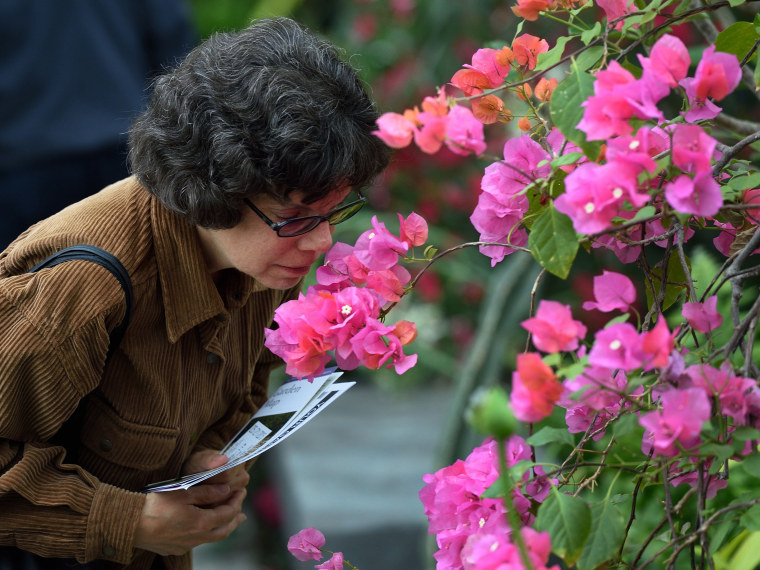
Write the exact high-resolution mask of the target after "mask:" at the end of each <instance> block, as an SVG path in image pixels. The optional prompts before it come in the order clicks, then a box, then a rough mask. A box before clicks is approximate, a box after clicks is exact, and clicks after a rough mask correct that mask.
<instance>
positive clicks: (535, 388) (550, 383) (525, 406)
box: [510, 352, 562, 422]
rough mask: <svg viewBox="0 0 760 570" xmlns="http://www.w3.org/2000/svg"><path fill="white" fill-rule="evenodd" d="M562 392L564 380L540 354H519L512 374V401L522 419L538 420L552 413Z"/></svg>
mask: <svg viewBox="0 0 760 570" xmlns="http://www.w3.org/2000/svg"><path fill="white" fill-rule="evenodd" d="M561 395H562V384H561V383H560V382H559V381H558V380H557V375H556V374H554V371H552V369H551V367H549V366H547V365H546V364H544V362H543V361H542V360H541V355H540V354H538V353H535V352H526V353H523V354H518V355H517V370H515V371H514V372H513V374H512V393H511V395H510V405H511V407H512V411H513V412H514V413H515V417H516V418H517V419H518V420H520V421H521V422H537V421H540V420H542V419H544V418H545V417H547V416H549V415H551V413H552V410H553V409H554V404H555V403H556V402H557V400H559V398H560V396H561Z"/></svg>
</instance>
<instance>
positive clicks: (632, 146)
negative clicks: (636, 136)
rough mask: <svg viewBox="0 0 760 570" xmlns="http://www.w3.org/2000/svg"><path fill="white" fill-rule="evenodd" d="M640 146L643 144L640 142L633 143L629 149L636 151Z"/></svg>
mask: <svg viewBox="0 0 760 570" xmlns="http://www.w3.org/2000/svg"><path fill="white" fill-rule="evenodd" d="M640 144H641V143H640V142H639V141H631V144H629V145H628V148H630V149H631V150H636V149H637V148H639V145H640Z"/></svg>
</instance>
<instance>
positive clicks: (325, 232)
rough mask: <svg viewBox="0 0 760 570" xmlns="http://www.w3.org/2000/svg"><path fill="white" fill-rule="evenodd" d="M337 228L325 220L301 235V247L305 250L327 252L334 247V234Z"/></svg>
mask: <svg viewBox="0 0 760 570" xmlns="http://www.w3.org/2000/svg"><path fill="white" fill-rule="evenodd" d="M334 230H335V228H333V226H331V225H330V224H329V223H327V221H326V220H325V221H324V222H322V223H321V224H319V225H318V226H317V227H316V228H314V229H313V230H311V231H310V232H307V233H305V234H303V235H302V236H301V239H300V240H299V247H300V248H301V249H303V250H311V251H316V252H318V253H327V251H328V250H329V249H330V247H332V236H333V231H334Z"/></svg>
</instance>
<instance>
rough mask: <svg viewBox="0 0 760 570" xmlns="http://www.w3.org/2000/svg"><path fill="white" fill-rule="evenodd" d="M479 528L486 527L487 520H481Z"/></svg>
mask: <svg viewBox="0 0 760 570" xmlns="http://www.w3.org/2000/svg"><path fill="white" fill-rule="evenodd" d="M478 526H480V528H483V527H484V526H486V519H485V518H483V517H481V519H480V520H479V521H478Z"/></svg>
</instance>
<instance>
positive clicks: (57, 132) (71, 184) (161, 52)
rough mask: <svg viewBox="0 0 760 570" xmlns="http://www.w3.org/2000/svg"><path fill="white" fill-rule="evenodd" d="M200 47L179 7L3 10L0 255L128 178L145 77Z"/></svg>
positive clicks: (109, 2)
mask: <svg viewBox="0 0 760 570" xmlns="http://www.w3.org/2000/svg"><path fill="white" fill-rule="evenodd" d="M196 41H197V37H196V33H195V30H194V28H193V27H192V25H191V22H190V17H189V8H188V6H187V5H186V3H185V0H2V1H0V242H2V243H0V248H3V247H5V245H7V243H8V242H10V241H11V239H13V238H15V236H16V235H17V234H18V233H20V232H21V231H23V230H24V229H26V227H28V226H29V225H30V224H32V223H34V222H36V221H38V220H39V219H42V218H44V217H47V216H48V215H51V214H53V213H55V212H56V211H58V210H59V209H60V208H61V207H62V206H65V205H67V204H70V203H72V202H76V201H78V200H80V199H81V198H83V197H85V196H87V195H89V194H91V193H93V192H96V191H98V190H100V189H101V188H102V187H103V186H105V185H107V184H110V183H111V182H115V181H116V180H118V179H120V178H123V177H125V176H126V175H127V166H126V136H127V131H128V129H129V126H130V124H131V122H132V119H133V118H134V117H135V115H136V114H137V113H138V112H140V111H141V110H142V109H143V107H144V105H145V102H146V98H147V93H148V87H149V82H150V79H151V77H153V76H155V75H156V74H158V73H160V72H161V71H162V70H163V69H164V68H165V67H167V66H172V65H174V63H176V62H177V61H178V60H179V59H181V58H182V57H183V56H184V55H185V54H186V53H187V51H189V49H190V48H192V47H193V45H194V44H195V42H196Z"/></svg>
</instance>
